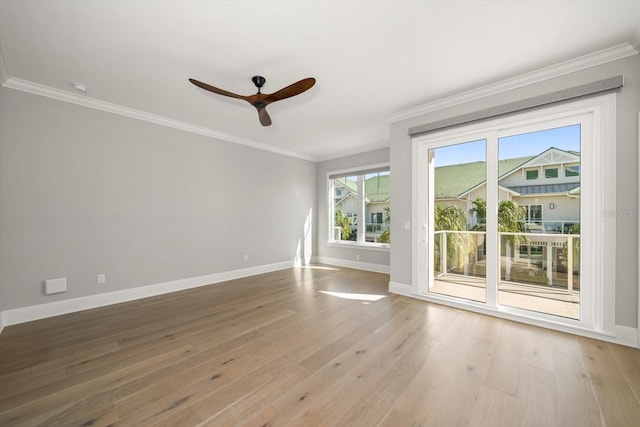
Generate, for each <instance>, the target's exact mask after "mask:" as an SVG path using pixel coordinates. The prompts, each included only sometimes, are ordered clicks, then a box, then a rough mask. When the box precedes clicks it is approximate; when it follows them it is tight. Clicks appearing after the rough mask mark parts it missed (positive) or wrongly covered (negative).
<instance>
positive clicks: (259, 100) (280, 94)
mask: <svg viewBox="0 0 640 427" xmlns="http://www.w3.org/2000/svg"><path fill="white" fill-rule="evenodd" d="M251 80H252V81H253V84H255V85H256V87H257V88H258V93H256V94H255V95H247V96H244V95H238V94H235V93H232V92H228V91H226V90H222V89H218V88H217V87H214V86H211V85H209V84H207V83H203V82H200V81H198V80H196V79H189V81H190V82H191V83H193V84H194V85H196V86H198V87H200V88H202V89H204V90H208V91H209V92H213V93H217V94H218V95H223V96H228V97H231V98H238V99H243V100H245V101H247V102H248V103H249V104H251V105H253V106H254V107H256V110H258V117H259V118H260V124H262V126H270V125H271V117H269V113H267V105H269V104H271V103H272V102H276V101H280V100H281V99H286V98H291V97H292V96H296V95H299V94H301V93H302V92H304V91H306V90H308V89H310V88H311V87H312V86H313V85H314V84H316V79H314V78H313V77H308V78H306V79H302V80H300V81H299V82H296V83H294V84H291V85H289V86H287V87H284V88H282V89H280V90H279V91H277V92H274V93H261V92H260V89H261V88H262V86H264V82H265V81H266V79H265V78H264V77H262V76H253V77H252V78H251Z"/></svg>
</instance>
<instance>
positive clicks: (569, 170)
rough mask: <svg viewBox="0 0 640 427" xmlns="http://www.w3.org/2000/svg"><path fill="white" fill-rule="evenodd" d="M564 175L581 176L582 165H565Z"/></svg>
mask: <svg viewBox="0 0 640 427" xmlns="http://www.w3.org/2000/svg"><path fill="white" fill-rule="evenodd" d="M564 176H567V177H569V176H580V165H571V166H565V168H564Z"/></svg>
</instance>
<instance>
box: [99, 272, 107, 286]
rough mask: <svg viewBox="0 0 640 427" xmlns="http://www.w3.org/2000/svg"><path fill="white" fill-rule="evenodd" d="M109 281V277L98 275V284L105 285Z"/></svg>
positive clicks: (102, 274)
mask: <svg viewBox="0 0 640 427" xmlns="http://www.w3.org/2000/svg"><path fill="white" fill-rule="evenodd" d="M106 281H107V275H106V274H104V273H100V274H98V284H103V283H105V282H106Z"/></svg>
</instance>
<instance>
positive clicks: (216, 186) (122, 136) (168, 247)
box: [0, 87, 316, 310]
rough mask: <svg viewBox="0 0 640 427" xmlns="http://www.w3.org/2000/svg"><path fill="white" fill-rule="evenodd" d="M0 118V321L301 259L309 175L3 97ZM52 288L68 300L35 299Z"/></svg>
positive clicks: (59, 106)
mask: <svg viewBox="0 0 640 427" xmlns="http://www.w3.org/2000/svg"><path fill="white" fill-rule="evenodd" d="M0 112H1V116H0V213H1V214H0V229H1V233H0V295H2V300H0V304H1V305H0V310H6V309H12V308H18V307H25V306H30V305H35V304H40V303H46V302H50V301H56V300H60V299H67V298H73V297H81V296H86V295H92V294H98V293H104V292H111V291H116V290H122V289H128V288H132V287H137V286H141V285H147V284H155V283H162V282H167V281H172V280H179V279H185V278H191V277H197V276H201V275H208V274H213V273H218V272H225V271H231V270H237V269H242V268H247V267H252V266H261V265H268V264H273V263H279V262H284V261H289V260H293V259H294V257H295V255H296V251H297V249H298V247H301V248H304V244H303V243H302V242H301V239H303V238H304V224H305V220H306V218H307V216H308V215H309V213H310V212H315V209H316V197H315V196H316V164H314V163H312V162H308V161H305V160H300V159H295V158H291V157H286V156H282V155H279V154H274V153H271V152H266V151H262V150H257V149H254V148H249V147H245V146H241V145H237V144H233V143H227V142H223V141H219V140H215V139H212V138H208V137H204V136H199V135H194V134H191V133H186V132H182V131H179V130H175V129H171V128H167V127H163V126H159V125H154V124H150V123H146V122H143V121H139V120H134V119H130V118H127V117H123V116H118V115H114V114H109V113H105V112H102V111H97V110H93V109H89V108H84V107H80V106H77V105H73V104H69V103H64V102H60V101H55V100H51V99H48V98H44V97H40V96H36V95H31V94H27V93H24V92H20V91H16V90H12V89H7V88H4V87H3V88H2V89H1V98H0ZM314 228H315V227H314ZM315 241H316V236H315V230H314V235H313V242H315ZM244 254H247V255H249V261H248V262H245V261H244V258H243V255H244ZM98 273H105V274H106V278H107V282H106V283H105V284H101V285H99V284H97V280H96V275H97V274H98ZM56 277H67V279H68V287H69V290H68V292H66V293H64V294H58V295H52V296H45V295H43V281H44V280H45V279H47V278H56Z"/></svg>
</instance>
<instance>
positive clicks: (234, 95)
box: [189, 79, 247, 101]
mask: <svg viewBox="0 0 640 427" xmlns="http://www.w3.org/2000/svg"><path fill="white" fill-rule="evenodd" d="M189 81H190V82H191V83H193V84H194V85H196V86H198V87H199V88H202V89H204V90H208V91H209V92H213V93H217V94H218V95H223V96H229V97H231V98H238V99H243V100H245V101H246V100H247V97H246V96H243V95H238V94H237V93H233V92H228V91H226V90H223V89H218V88H217V87H215V86H211V85H210V84H207V83H203V82H201V81H198V80H196V79H189Z"/></svg>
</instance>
